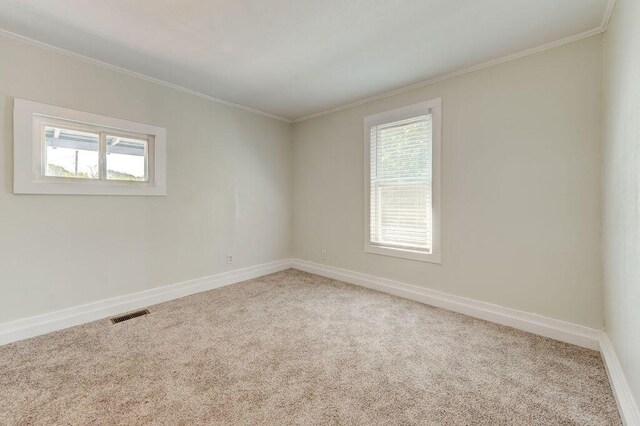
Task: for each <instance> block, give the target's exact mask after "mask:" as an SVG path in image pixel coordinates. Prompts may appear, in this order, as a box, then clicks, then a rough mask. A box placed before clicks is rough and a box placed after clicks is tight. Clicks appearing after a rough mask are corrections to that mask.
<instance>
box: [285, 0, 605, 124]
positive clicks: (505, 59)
mask: <svg viewBox="0 0 640 426" xmlns="http://www.w3.org/2000/svg"><path fill="white" fill-rule="evenodd" d="M609 1H610V2H614V1H615V0H609ZM607 10H608V9H607ZM605 22H606V23H608V19H607V16H606V15H605V20H604V21H603V23H605ZM605 30H606V27H604V26H599V27H597V28H594V29H592V30H589V31H585V32H583V33H580V34H576V35H572V36H569V37H565V38H563V39H560V40H556V41H552V42H550V43H546V44H543V45H541V46H536V47H532V48H530V49H526V50H523V51H520V52H516V53H512V54H510V55H506V56H503V57H500V58H497V59H493V60H491V61H487V62H483V63H480V64H477V65H473V66H471V67H468V68H464V69H461V70H458V71H453V72H450V73H448V74H443V75H440V76H437V77H433V78H429V79H427V80H423V81H420V82H418V83H415V84H412V85H409V86H404V87H401V88H399V89H395V90H391V91H388V92H384V93H381V94H379V95H376V96H371V97H368V98H364V99H361V100H359V101H356V102H351V103H349V104H346V105H342V106H338V107H336V108H331V109H328V110H325V111H320V112H316V113H313V114H309V115H306V116H304V117H300V118H294V119H293V120H292V123H294V124H295V123H300V122H302V121H306V120H310V119H312V118H316V117H320V116H323V115H328V114H332V113H334V112H339V111H344V110H346V109H351V108H355V107H357V106H360V105H365V104H368V103H371V102H374V101H378V100H380V99H386V98H389V97H391V96H395V95H399V94H400V93H405V92H409V91H411V90H414V89H418V88H420V87H425V86H430V85H432V84H436V83H440V82H442V81H445V80H450V79H452V78H454V77H459V76H461V75H465V74H469V73H472V72H474V71H480V70H483V69H485V68H490V67H493V66H495V65H500V64H503V63H505V62H509V61H513V60H515V59H520V58H524V57H525V56H529V55H533V54H536V53H540V52H544V51H545V50H549V49H554V48H556V47H560V46H564V45H565V44H569V43H573V42H575V41H578V40H582V39H585V38H589V37H592V36H594V35H597V34H600V33H603V32H604V31H605Z"/></svg>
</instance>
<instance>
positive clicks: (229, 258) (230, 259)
mask: <svg viewBox="0 0 640 426" xmlns="http://www.w3.org/2000/svg"><path fill="white" fill-rule="evenodd" d="M227 263H228V264H232V263H233V255H232V254H228V255H227Z"/></svg>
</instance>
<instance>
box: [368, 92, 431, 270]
mask: <svg viewBox="0 0 640 426" xmlns="http://www.w3.org/2000/svg"><path fill="white" fill-rule="evenodd" d="M429 110H431V114H432V132H433V135H432V140H431V143H432V148H431V149H432V153H431V155H432V158H431V167H432V179H431V193H432V195H431V196H432V206H433V217H432V220H433V237H432V245H433V247H432V250H431V252H430V253H425V252H422V251H417V250H409V249H402V248H392V247H383V246H379V245H375V244H372V243H371V239H370V232H371V226H370V225H371V224H370V202H371V190H370V186H371V152H370V148H371V141H370V138H371V127H373V126H377V125H380V124H384V123H388V122H391V121H400V120H405V119H409V118H413V117H417V116H419V115H421V114H427V113H428V112H429ZM441 124H442V100H441V99H440V98H437V99H431V100H429V101H426V102H421V103H419V104H415V105H410V106H407V107H403V108H398V109H394V110H390V111H385V112H382V113H379V114H374V115H368V116H366V117H365V118H364V189H365V190H364V251H365V253H371V254H378V255H384V256H393V257H401V258H404V259H410V260H419V261H423V262H430V263H442V251H441V234H440V229H441V226H440V224H441V223H440V218H441V216H440V205H441V195H440V155H441V134H442V130H441V129H442V127H441Z"/></svg>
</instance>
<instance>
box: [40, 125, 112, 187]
mask: <svg viewBox="0 0 640 426" xmlns="http://www.w3.org/2000/svg"><path fill="white" fill-rule="evenodd" d="M99 140H100V136H99V134H97V133H90V132H81V131H78V130H73V129H65V128H63V127H58V126H46V125H45V126H44V144H45V147H46V164H45V165H44V175H45V176H56V177H69V178H84V179H98V178H99V173H98V147H99Z"/></svg>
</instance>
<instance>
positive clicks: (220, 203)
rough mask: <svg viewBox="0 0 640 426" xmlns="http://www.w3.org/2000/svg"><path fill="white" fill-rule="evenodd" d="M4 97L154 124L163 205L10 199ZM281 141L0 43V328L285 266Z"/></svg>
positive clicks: (70, 63)
mask: <svg viewBox="0 0 640 426" xmlns="http://www.w3.org/2000/svg"><path fill="white" fill-rule="evenodd" d="M14 97H19V98H25V99H29V100H34V101H38V102H44V103H50V104H54V105H59V106H64V107H68V108H73V109H77V110H82V111H89V112H93V113H98V114H103V115H107V116H112V117H117V118H123V119H127V120H133V121H139V122H143V123H150V124H154V125H158V126H162V127H166V129H167V157H168V159H167V175H168V176H167V188H168V190H167V192H168V195H167V196H166V197H157V198H155V197H118V196H65V195H58V196H44V195H13V194H12V175H13V164H12V146H13V135H12V108H13V98H14ZM291 136H292V133H291V126H290V125H288V124H285V123H282V122H279V121H276V120H272V119H269V118H265V117H262V116H258V115H255V114H252V113H249V112H245V111H242V110H238V109H234V108H230V107H226V106H224V105H221V104H218V103H214V102H212V101H208V100H206V99H202V98H199V97H196V96H192V95H188V94H185V93H182V92H179V91H176V90H172V89H168V88H165V87H162V86H158V85H156V84H152V83H148V82H145V81H143V80H140V79H137V78H133V77H129V76H126V75H124V74H120V73H117V72H114V71H110V70H107V69H105V68H101V67H97V66H94V65H90V64H87V63H83V62H80V61H78V60H75V59H71V58H68V57H65V56H62V55H60V54H56V53H52V52H49V51H46V50H43V49H40V48H37V47H33V46H30V45H26V44H23V43H21V42H17V41H15V40H11V39H8V38H5V37H0V138H1V140H0V148H1V149H0V165H1V169H0V323H3V322H6V321H10V320H14V319H19V318H24V317H28V316H32V315H36V314H40V313H45V312H50V311H55V310H59V309H63V308H67V307H72V306H76V305H79V304H82V303H87V302H91V301H96V300H101V299H104V298H108V297H113V296H118V295H124V294H128V293H132V292H137V291H141V290H144V289H148V288H152V287H157V286H162V285H166V284H173V283H177V282H180V281H183V280H187V279H192V278H198V277H202V276H206V275H211V274H214V273H218V272H223V271H226V270H230V269H237V268H241V267H244V266H250V265H256V264H260V263H264V262H268V261H273V260H280V259H283V258H287V257H289V256H290V250H291V247H290V246H291V210H292V205H291V190H292V188H291V181H292V173H291V164H292V147H291ZM17 142H18V143H20V141H17ZM227 253H233V255H234V263H233V265H227V264H226V255H227Z"/></svg>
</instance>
